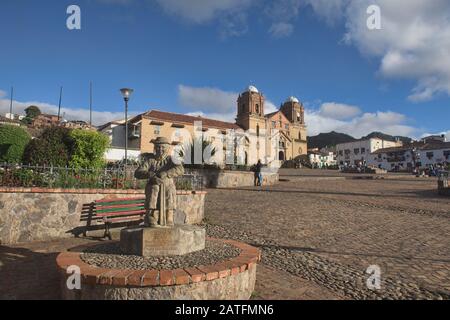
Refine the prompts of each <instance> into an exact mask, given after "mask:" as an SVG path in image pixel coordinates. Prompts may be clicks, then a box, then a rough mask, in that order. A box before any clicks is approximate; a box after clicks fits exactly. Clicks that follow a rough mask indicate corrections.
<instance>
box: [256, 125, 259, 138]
mask: <svg viewBox="0 0 450 320" xmlns="http://www.w3.org/2000/svg"><path fill="white" fill-rule="evenodd" d="M256 136H257V137H259V124H258V125H256Z"/></svg>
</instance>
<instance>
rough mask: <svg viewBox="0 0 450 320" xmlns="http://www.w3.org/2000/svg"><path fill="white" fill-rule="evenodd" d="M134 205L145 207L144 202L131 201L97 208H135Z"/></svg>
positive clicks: (98, 209)
mask: <svg viewBox="0 0 450 320" xmlns="http://www.w3.org/2000/svg"><path fill="white" fill-rule="evenodd" d="M134 207H144V203H130V204H116V205H112V206H102V207H97V208H96V210H97V211H100V210H107V209H117V208H134Z"/></svg>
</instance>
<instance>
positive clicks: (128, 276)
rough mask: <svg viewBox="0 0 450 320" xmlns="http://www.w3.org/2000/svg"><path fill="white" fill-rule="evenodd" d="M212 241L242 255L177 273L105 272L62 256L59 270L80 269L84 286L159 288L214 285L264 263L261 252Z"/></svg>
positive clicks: (74, 255)
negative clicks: (229, 246) (207, 282)
mask: <svg viewBox="0 0 450 320" xmlns="http://www.w3.org/2000/svg"><path fill="white" fill-rule="evenodd" d="M208 240H210V241H218V242H224V243H227V244H229V245H232V246H235V247H237V248H239V249H241V250H242V251H241V254H240V255H239V256H237V257H235V258H233V259H230V260H227V261H223V262H220V263H217V264H215V265H207V266H199V267H196V268H184V269H174V270H168V269H164V270H130V269H104V268H98V267H95V266H91V265H88V264H87V263H85V262H83V261H82V260H81V257H80V256H81V253H80V252H62V253H60V254H59V255H58V256H57V258H56V264H57V267H58V270H59V271H60V272H61V273H62V274H64V275H65V276H66V278H67V277H68V276H70V274H67V268H68V267H69V266H73V265H75V266H78V267H79V268H80V272H81V282H82V283H85V284H91V285H95V284H97V285H113V286H118V287H159V286H174V285H185V284H191V283H198V282H203V281H212V280H215V279H220V278H226V277H229V276H234V275H236V274H239V273H242V272H245V271H246V270H248V269H250V268H252V267H253V265H255V264H256V263H257V262H259V261H260V260H261V250H259V249H258V248H255V247H252V246H250V245H248V244H245V243H242V242H238V241H234V240H223V239H214V238H208Z"/></svg>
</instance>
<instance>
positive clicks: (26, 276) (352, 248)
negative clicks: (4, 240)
mask: <svg viewBox="0 0 450 320" xmlns="http://www.w3.org/2000/svg"><path fill="white" fill-rule="evenodd" d="M353 177H359V176H355V175H340V174H338V173H336V172H329V171H321V170H314V171H313V170H282V171H281V178H282V179H285V180H289V181H283V182H281V183H280V184H279V185H277V186H273V187H263V188H241V189H235V190H209V194H208V196H207V197H206V218H207V219H206V223H205V226H206V228H207V232H208V234H209V235H212V236H220V237H225V238H233V239H240V240H242V241H245V242H247V243H250V244H253V245H255V246H259V247H260V248H261V249H262V251H263V255H262V258H263V260H262V263H261V264H260V265H259V267H258V274H257V284H256V290H255V293H254V295H253V298H254V299H417V298H425V299H442V298H444V299H449V298H450V237H449V235H450V220H449V218H450V199H449V198H442V197H439V196H437V194H436V181H435V180H434V179H423V178H420V179H418V178H414V177H410V176H405V175H389V176H387V177H386V179H384V180H381V179H377V180H353V179H352V178H353ZM388 178H389V179H388ZM93 241H98V240H95V239H65V240H58V241H53V242H45V243H43V242H36V243H30V244H24V245H16V246H0V299H58V298H59V281H58V274H57V272H56V266H55V258H56V255H57V253H58V252H60V251H64V250H66V249H68V248H73V247H76V246H79V245H83V244H86V243H91V242H93ZM369 265H379V266H380V268H381V272H382V274H381V276H382V283H381V285H382V287H381V290H379V291H371V290H368V289H367V287H366V285H365V282H366V280H367V277H368V276H369V275H368V274H366V273H365V270H366V269H367V267H368V266H369Z"/></svg>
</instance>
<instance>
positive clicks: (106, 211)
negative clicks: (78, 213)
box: [95, 206, 145, 214]
mask: <svg viewBox="0 0 450 320" xmlns="http://www.w3.org/2000/svg"><path fill="white" fill-rule="evenodd" d="M144 209H145V208H144V206H133V207H127V208H113V209H99V210H95V212H96V213H97V214H100V213H114V212H124V211H136V210H144Z"/></svg>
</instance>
